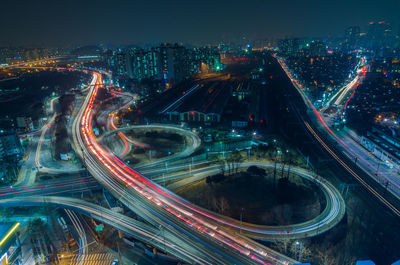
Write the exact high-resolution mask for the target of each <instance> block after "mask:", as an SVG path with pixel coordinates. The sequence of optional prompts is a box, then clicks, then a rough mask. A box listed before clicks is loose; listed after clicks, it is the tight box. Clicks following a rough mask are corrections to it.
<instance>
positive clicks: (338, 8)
mask: <svg viewBox="0 0 400 265" xmlns="http://www.w3.org/2000/svg"><path fill="white" fill-rule="evenodd" d="M155 7H157V8H155ZM399 8H400V3H399V2H398V1H393V0H392V1H380V2H379V3H377V2H373V1H352V2H351V3H347V2H346V1H344V0H340V1H335V2H327V1H316V0H310V1H306V2H301V3H298V2H296V1H291V0H287V1H280V2H272V3H271V2H263V1H256V0H251V1H248V2H246V3H244V2H242V1H229V2H227V1H222V2H212V1H208V0H207V1H202V2H201V3H200V2H199V3H197V4H194V3H190V4H189V3H185V2H182V1H173V2H171V1H169V2H163V1H152V3H144V2H143V1H141V2H139V3H137V2H135V3H127V2H124V1H113V2H109V1H96V2H94V1H85V2H84V3H79V2H78V1H68V2H63V3H62V4H61V3H60V2H53V1H47V0H45V1H40V2H39V3H38V2H26V3H24V5H21V4H20V3H18V2H17V3H16V2H11V1H9V2H7V3H4V6H3V8H2V10H3V14H2V16H1V18H0V21H1V23H2V24H3V25H5V27H2V30H1V31H2V35H3V36H7V37H6V38H3V39H2V40H0V46H13V45H18V46H64V47H68V46H74V45H88V44H100V43H103V44H113V45H129V44H139V45H141V44H142V45H143V44H154V43H161V42H180V43H190V44H194V45H204V44H215V43H217V42H219V41H226V42H245V41H246V40H255V39H265V38H272V39H277V38H285V37H330V36H331V37H341V36H343V35H344V31H345V29H346V28H347V27H349V26H360V27H361V28H362V30H366V28H367V24H368V22H369V21H388V22H390V23H391V24H392V27H393V32H394V33H395V34H397V33H398V30H399V25H400V18H399V17H398V16H397V15H396V10H398V9H399ZM21 18H23V19H21Z"/></svg>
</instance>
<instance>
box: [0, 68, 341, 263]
mask: <svg viewBox="0 0 400 265" xmlns="http://www.w3.org/2000/svg"><path fill="white" fill-rule="evenodd" d="M92 74H93V79H92V82H91V84H90V85H89V86H88V94H87V96H86V98H85V100H84V102H83V104H82V107H81V109H80V110H79V112H78V114H77V115H76V119H75V120H74V122H73V128H72V132H73V143H74V148H75V151H76V152H77V153H78V154H79V155H80V156H81V157H82V160H83V161H84V164H85V165H86V167H87V169H88V170H89V172H90V173H91V174H92V175H93V177H94V178H95V179H96V180H97V182H98V183H100V184H101V185H102V186H103V187H105V188H106V189H107V190H109V191H110V192H111V193H112V194H113V195H114V196H115V197H116V198H117V199H118V200H119V201H120V202H122V203H123V204H124V205H125V206H126V207H128V208H129V209H130V210H132V211H133V212H135V213H136V214H137V215H138V216H140V217H141V218H142V219H144V220H146V222H147V223H148V224H144V223H142V222H140V224H138V221H136V220H133V219H130V218H128V217H126V216H123V215H120V214H118V213H115V212H112V211H111V212H110V210H108V209H103V208H101V207H100V206H97V205H94V204H91V203H88V202H85V201H82V200H78V199H73V198H67V197H50V196H46V197H43V196H38V195H39V194H42V193H41V192H43V188H42V189H41V187H39V186H38V187H36V188H35V187H31V189H32V188H33V190H31V191H30V192H32V193H30V194H29V195H31V196H30V197H26V198H21V197H18V195H17V194H18V193H19V194H21V193H23V192H26V191H28V190H29V189H28V188H26V190H24V188H23V187H21V188H20V190H18V191H15V190H14V191H13V192H15V193H10V191H8V190H4V191H3V194H1V191H0V198H1V197H3V198H4V197H6V198H7V196H12V197H13V198H7V199H1V201H0V205H3V206H8V207H9V206H16V205H26V206H29V205H41V204H50V205H57V206H62V207H65V208H69V209H72V210H77V211H80V212H82V213H84V214H87V215H89V216H91V217H93V218H96V219H98V220H100V221H104V222H105V223H108V224H110V225H112V226H114V227H116V228H117V229H121V231H123V232H126V233H128V234H130V235H132V236H134V237H135V238H138V239H140V240H143V241H144V242H149V243H151V244H152V245H155V246H157V247H159V248H160V249H163V246H162V245H160V244H161V243H162V244H163V245H164V249H165V251H166V252H168V253H171V254H172V255H174V256H177V257H178V258H180V259H182V260H185V261H187V262H189V263H192V264H294V263H295V261H294V260H292V259H290V258H288V257H285V256H283V255H281V254H279V253H277V252H275V251H272V250H271V249H269V248H266V247H265V246H263V245H261V244H259V243H256V242H255V241H253V240H251V239H249V237H251V238H257V239H272V238H282V237H284V238H301V237H307V236H312V235H316V234H319V233H322V232H324V231H327V230H328V229H330V228H331V227H333V226H334V225H335V224H337V223H338V222H339V221H340V220H341V218H342V217H343V215H344V211H345V208H344V202H343V199H342V198H341V195H340V193H339V192H338V191H337V190H336V188H334V187H333V185H331V184H330V183H328V182H326V181H324V180H323V179H322V178H319V177H318V176H315V175H312V174H310V173H309V172H307V171H306V170H304V169H300V168H296V169H293V170H294V172H295V173H296V174H298V175H299V176H301V177H304V178H306V179H308V180H310V181H313V182H315V183H316V184H317V185H318V186H319V187H320V188H322V190H323V192H324V194H325V197H326V200H327V207H326V209H325V210H324V211H323V213H321V215H319V216H318V217H317V218H315V219H313V220H310V221H308V222H305V223H302V224H296V225H293V226H288V227H266V226H256V225H252V224H248V223H243V224H240V227H239V222H238V221H237V220H233V219H231V218H227V217H224V216H220V215H218V214H215V213H213V212H210V211H208V210H205V209H202V208H200V207H197V206H195V205H192V204H191V203H190V202H188V201H186V200H184V199H182V198H180V197H179V196H177V195H175V194H174V193H173V192H171V191H170V190H168V189H166V188H165V187H162V186H160V185H158V184H157V183H155V182H153V181H151V180H149V179H148V178H146V177H145V176H143V175H142V174H141V173H139V172H138V171H137V169H144V168H145V167H155V166H157V165H159V164H162V163H164V162H166V161H171V160H177V159H181V158H184V157H187V156H189V155H191V154H192V153H193V152H194V151H195V150H196V148H197V147H198V146H199V145H200V140H199V138H198V137H197V135H196V134H194V133H192V132H189V131H187V130H185V129H182V128H178V127H175V126H165V125H149V126H142V127H140V126H136V127H135V126H134V127H129V128H119V129H118V128H116V127H115V125H114V124H113V123H111V128H112V129H114V130H113V131H110V132H109V133H108V134H112V133H121V132H122V131H123V130H128V129H135V128H164V129H165V128H166V127H169V128H168V129H170V130H177V131H179V133H182V134H184V135H185V136H186V137H187V138H188V139H191V140H190V144H189V145H188V146H187V148H185V150H184V151H183V152H181V153H177V154H175V155H173V156H171V157H167V158H165V159H161V160H159V161H154V162H152V163H150V165H146V166H144V165H143V166H140V167H138V168H137V169H135V170H134V169H132V168H130V167H129V166H127V165H126V164H125V163H124V162H123V161H121V160H120V159H119V158H118V157H117V156H115V155H114V154H112V153H110V152H108V151H107V150H105V149H104V147H103V146H101V144H100V141H98V139H97V138H96V136H95V135H94V132H93V128H92V119H93V115H94V114H95V100H96V95H97V91H98V89H99V88H101V87H103V86H104V84H103V80H102V74H101V73H99V72H93V73H92ZM124 106H126V105H124ZM52 121H53V119H51V120H50V122H49V124H51V122H52ZM111 121H113V118H112V119H111ZM45 133H46V129H45V130H43V131H42V132H41V139H43V136H44V135H45ZM119 136H120V137H121V138H125V140H127V139H129V138H127V137H126V136H121V134H119ZM129 140H130V142H131V143H132V144H135V142H134V140H132V139H129ZM129 140H127V141H129ZM41 141H42V140H41ZM41 141H39V145H38V148H37V152H36V156H35V157H36V158H37V159H35V160H36V161H35V162H36V164H37V165H38V164H39V165H40V159H39V155H37V154H38V152H39V153H40V143H41ZM254 164H255V163H243V164H242V165H241V166H242V167H248V166H250V165H254ZM256 165H257V166H260V167H266V168H268V167H271V166H272V165H271V164H266V163H264V164H256ZM42 168H43V167H42ZM44 170H47V169H46V168H45V169H44ZM48 170H50V171H49V172H50V173H55V174H56V173H58V172H56V171H57V170H56V171H54V172H53V171H51V170H52V169H48ZM216 170H217V169H216V168H215V167H208V168H204V169H201V170H199V172H197V171H193V172H191V175H193V176H194V177H195V176H196V174H197V173H199V174H200V175H201V176H203V177H204V176H205V175H207V174H211V173H214V172H216ZM61 171H62V170H61ZM200 171H201V172H200ZM177 175H179V176H180V177H182V174H177ZM187 175H188V174H186V176H187ZM168 177H169V178H172V177H173V176H168ZM175 178H178V177H175ZM82 181H83V182H86V184H87V183H94V182H93V179H89V178H88V179H84V180H81V182H79V181H77V183H78V184H79V185H81V184H85V183H83V182H82ZM56 185H58V186H54V189H55V190H57V191H54V193H48V194H47V195H52V194H57V193H58V192H59V193H63V192H64V191H63V190H59V188H60V187H62V188H65V189H66V191H68V183H65V184H56ZM47 188H49V187H46V189H47ZM85 190H88V189H87V188H86V189H85ZM71 191H72V189H71ZM77 191H78V192H79V190H77ZM3 195H4V196H3ZM132 223H134V224H135V225H136V226H135V225H132ZM76 225H77V226H79V224H77V223H76ZM239 228H240V229H242V230H243V231H244V233H243V235H240V234H239V233H238V232H239ZM144 230H145V232H143V231H144ZM160 231H163V233H164V239H163V240H162V241H163V242H160V237H159V234H160ZM82 240H83V239H82Z"/></svg>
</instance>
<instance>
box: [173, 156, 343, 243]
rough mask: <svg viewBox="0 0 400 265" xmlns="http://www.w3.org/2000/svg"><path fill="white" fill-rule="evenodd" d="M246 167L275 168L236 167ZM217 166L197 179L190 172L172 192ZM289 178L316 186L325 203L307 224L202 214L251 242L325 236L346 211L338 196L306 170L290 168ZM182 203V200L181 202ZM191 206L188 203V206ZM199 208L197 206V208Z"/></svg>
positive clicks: (267, 165)
mask: <svg viewBox="0 0 400 265" xmlns="http://www.w3.org/2000/svg"><path fill="white" fill-rule="evenodd" d="M249 166H258V167H262V168H273V167H274V166H275V165H274V163H272V162H245V163H242V164H240V165H239V167H240V168H245V167H249ZM281 167H282V165H280V164H277V168H281ZM220 170H221V169H220V166H210V167H208V168H203V169H200V170H198V171H199V172H200V173H199V175H198V176H196V171H193V172H192V174H193V177H188V178H183V180H182V181H181V182H180V181H178V182H177V183H175V185H174V184H172V185H173V187H174V189H176V188H178V187H180V186H184V185H187V184H189V183H191V182H193V181H198V180H200V179H202V178H205V177H207V176H209V175H211V174H216V173H219V172H220ZM290 172H291V173H292V174H296V175H298V176H300V177H302V178H304V179H307V180H308V181H311V182H313V183H315V184H316V185H317V186H318V187H319V188H320V189H321V190H322V192H323V194H324V196H325V200H326V207H325V209H324V210H323V211H322V212H321V213H320V214H319V215H318V216H316V217H315V218H313V219H311V220H308V221H306V222H302V223H297V224H292V225H286V226H266V225H256V224H251V223H246V222H242V224H241V223H240V221H238V220H236V219H233V218H229V217H226V216H223V215H219V214H217V213H214V212H212V211H209V210H207V209H204V208H202V210H203V211H205V212H208V213H210V215H209V218H211V219H212V220H214V221H216V222H218V223H221V224H224V225H226V226H229V227H230V228H233V229H240V230H241V231H242V234H243V235H246V236H248V237H251V238H254V239H261V240H271V239H283V238H286V239H299V238H305V237H311V236H316V235H318V234H321V233H324V232H326V231H328V230H329V229H331V228H332V227H334V226H335V225H336V224H338V223H339V222H340V221H341V220H342V218H343V216H344V214H345V211H346V205H345V202H344V200H343V197H342V195H341V194H340V192H339V191H338V190H337V189H336V188H335V187H334V186H333V185H332V184H331V183H330V182H328V181H326V180H325V179H324V178H322V177H320V176H318V175H315V174H313V173H312V172H310V171H307V170H306V169H303V168H300V167H291V171H290ZM182 200H184V199H182ZM188 203H190V202H188ZM197 207H198V208H200V207H199V206H197Z"/></svg>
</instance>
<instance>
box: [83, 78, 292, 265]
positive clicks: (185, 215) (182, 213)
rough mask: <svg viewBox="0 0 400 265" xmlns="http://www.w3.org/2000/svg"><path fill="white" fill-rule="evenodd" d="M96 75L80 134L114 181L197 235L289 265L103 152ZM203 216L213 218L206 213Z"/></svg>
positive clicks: (84, 112)
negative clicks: (96, 128)
mask: <svg viewBox="0 0 400 265" xmlns="http://www.w3.org/2000/svg"><path fill="white" fill-rule="evenodd" d="M94 74H95V75H96V76H97V79H96V85H95V86H94V87H93V88H92V89H91V90H90V92H89V94H88V97H87V100H86V101H87V103H86V105H85V106H86V107H85V108H84V109H83V115H82V117H81V120H80V126H81V127H80V133H81V134H82V137H83V140H84V142H85V145H86V146H87V148H88V149H89V150H90V153H92V154H93V155H94V156H95V158H96V159H97V160H98V161H99V163H100V164H101V166H102V167H105V168H106V169H107V170H108V171H109V172H110V173H112V175H113V176H114V177H116V178H117V179H119V180H120V181H121V182H122V183H124V184H125V185H126V186H128V187H131V188H132V191H133V190H134V191H136V192H137V194H139V195H141V196H143V197H144V198H146V199H147V201H148V202H150V203H153V204H154V205H156V206H157V207H158V208H162V209H164V210H165V211H168V212H169V213H171V214H172V215H174V216H175V218H178V219H180V220H181V221H183V222H184V223H186V224H187V225H188V226H189V227H192V228H195V230H196V231H197V232H200V233H202V234H206V235H209V236H210V237H212V238H213V240H217V241H219V242H220V243H222V244H224V245H225V246H227V247H229V248H232V249H235V251H238V252H239V253H241V254H243V255H245V256H248V257H249V258H251V259H253V260H257V258H256V257H257V255H261V256H262V257H264V258H267V259H269V260H274V262H276V263H277V264H289V263H288V262H287V261H281V260H279V259H276V258H274V257H272V256H270V255H269V254H268V253H266V252H265V251H263V250H261V249H260V248H259V247H257V246H252V245H251V244H248V243H246V242H244V241H243V240H240V239H238V238H236V237H234V236H232V235H230V234H227V233H226V232H224V231H222V230H220V229H219V228H218V227H217V226H215V225H213V224H211V223H209V222H207V221H205V220H204V219H202V218H199V217H197V216H195V215H194V214H193V213H191V212H188V211H187V210H185V209H183V208H182V207H180V206H178V205H175V204H174V203H172V202H171V201H170V200H169V199H174V200H175V201H176V200H179V199H177V198H176V197H175V196H172V195H171V194H169V193H167V192H165V190H164V189H162V188H160V187H159V186H158V185H156V184H154V183H153V182H151V181H149V180H148V179H147V178H145V177H144V176H142V175H141V174H140V173H138V172H136V171H134V170H132V169H131V168H129V167H128V166H127V165H125V164H124V163H122V162H121V161H119V160H118V159H116V157H115V156H113V155H111V154H109V153H108V152H107V151H105V150H104V149H103V148H101V147H100V146H99V145H98V143H97V141H96V138H95V136H94V134H93V130H92V127H91V124H92V116H93V110H92V108H93V104H94V100H95V97H96V95H97V90H98V88H99V87H101V86H102V81H101V76H100V75H99V74H97V73H94ZM181 204H182V202H181ZM190 209H191V210H194V209H196V208H194V207H192V206H190ZM196 210H197V212H201V210H199V209H196ZM203 214H204V215H209V214H208V213H205V212H204V213H203ZM261 264H269V263H268V262H267V261H265V260H264V261H262V262H261Z"/></svg>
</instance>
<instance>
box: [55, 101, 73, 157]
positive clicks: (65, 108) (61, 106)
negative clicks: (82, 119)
mask: <svg viewBox="0 0 400 265" xmlns="http://www.w3.org/2000/svg"><path fill="white" fill-rule="evenodd" d="M74 100H75V96H74V95H71V94H65V95H62V96H61V97H60V98H59V99H58V106H57V112H58V115H57V117H56V119H55V126H56V129H55V133H54V135H55V155H56V157H57V158H59V157H60V154H65V153H69V152H70V151H71V150H72V149H71V144H70V142H69V140H68V130H67V126H66V124H67V119H66V115H67V114H68V113H70V112H71V111H72V102H73V101H74Z"/></svg>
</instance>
